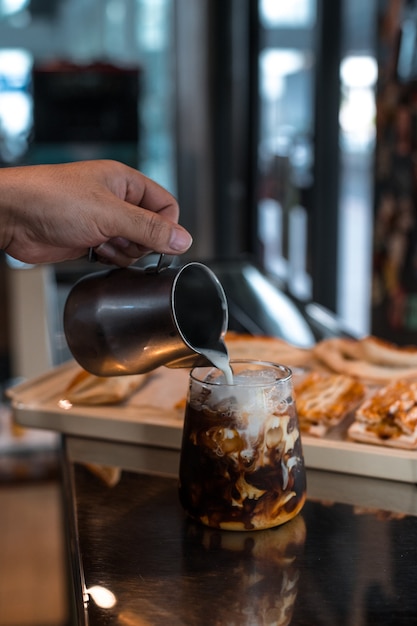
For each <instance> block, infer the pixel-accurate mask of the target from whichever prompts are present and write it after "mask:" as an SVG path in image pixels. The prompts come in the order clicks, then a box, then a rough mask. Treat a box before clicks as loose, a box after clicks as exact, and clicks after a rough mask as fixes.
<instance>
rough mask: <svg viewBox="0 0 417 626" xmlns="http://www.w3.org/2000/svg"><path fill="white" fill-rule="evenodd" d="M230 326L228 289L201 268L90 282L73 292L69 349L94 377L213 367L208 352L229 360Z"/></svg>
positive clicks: (119, 272) (130, 272) (136, 272)
mask: <svg viewBox="0 0 417 626" xmlns="http://www.w3.org/2000/svg"><path fill="white" fill-rule="evenodd" d="M161 258H162V257H161ZM227 324H228V309H227V301H226V296H225V293H224V291H223V288H222V286H221V284H220V282H219V280H218V279H217V277H216V275H215V274H214V273H213V272H212V271H211V270H210V269H209V268H208V267H206V266H205V265H203V264H202V263H197V262H191V263H188V264H186V265H184V266H182V267H180V268H178V267H163V264H162V265H161V264H158V266H157V267H151V268H145V269H143V268H139V267H128V268H121V269H112V270H107V271H103V272H96V273H94V274H90V275H88V276H85V277H83V278H81V279H80V280H79V281H78V282H77V283H76V284H75V285H74V286H73V288H72V289H71V291H70V293H69V295H68V298H67V301H66V303H65V309H64V332H65V336H66V339H67V343H68V347H69V349H70V351H71V353H72V355H73V356H74V358H75V359H76V361H78V363H79V364H80V365H81V366H82V367H83V368H84V369H86V370H87V371H89V372H91V373H92V374H96V375H97V376H116V375H117V376H118V375H123V374H139V373H144V372H148V371H150V370H153V369H155V368H156V367H158V366H160V365H167V366H168V367H191V366H193V365H200V364H201V365H203V364H208V360H207V358H206V356H205V355H204V354H205V352H206V351H210V350H217V351H220V352H223V353H225V352H226V348H225V345H224V341H223V339H224V335H225V333H226V330H227Z"/></svg>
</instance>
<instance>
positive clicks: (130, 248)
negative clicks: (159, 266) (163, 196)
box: [100, 201, 192, 258]
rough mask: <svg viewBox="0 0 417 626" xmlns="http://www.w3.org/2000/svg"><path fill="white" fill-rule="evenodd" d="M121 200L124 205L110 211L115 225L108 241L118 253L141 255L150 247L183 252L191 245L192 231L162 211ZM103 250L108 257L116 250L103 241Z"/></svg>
mask: <svg viewBox="0 0 417 626" xmlns="http://www.w3.org/2000/svg"><path fill="white" fill-rule="evenodd" d="M121 202H122V204H123V206H120V208H118V209H114V208H113V210H112V212H111V220H112V225H111V227H110V228H109V230H108V232H107V233H106V235H107V236H106V242H105V243H106V246H107V245H110V246H111V247H113V248H115V249H116V250H117V254H118V255H119V254H122V255H123V256H124V257H131V258H138V257H140V256H143V254H146V253H148V252H150V251H152V252H160V253H164V254H171V255H172V254H182V253H184V252H186V251H187V250H188V249H189V247H190V246H191V244H192V237H191V235H190V233H189V232H188V231H187V230H186V229H185V228H183V227H182V226H180V225H179V224H177V223H176V222H172V221H171V220H170V219H167V218H166V217H165V216H162V215H161V214H160V213H154V212H152V211H150V210H148V209H144V208H143V207H138V206H132V205H131V204H129V203H127V202H123V201H121ZM109 206H110V205H109ZM100 254H102V255H103V256H104V255H105V256H106V258H108V257H109V256H110V255H112V254H113V252H112V250H110V249H109V248H107V247H104V244H103V247H102V248H101V250H100Z"/></svg>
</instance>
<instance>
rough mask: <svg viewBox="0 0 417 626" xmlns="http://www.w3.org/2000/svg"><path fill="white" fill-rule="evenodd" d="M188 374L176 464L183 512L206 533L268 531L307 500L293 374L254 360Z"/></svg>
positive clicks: (283, 367)
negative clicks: (228, 372) (211, 530)
mask: <svg viewBox="0 0 417 626" xmlns="http://www.w3.org/2000/svg"><path fill="white" fill-rule="evenodd" d="M231 367H232V370H233V377H232V379H230V377H229V376H228V377H227V380H226V378H225V375H224V374H223V372H222V371H221V370H219V369H217V368H215V367H197V368H194V369H193V370H192V371H191V373H190V381H189V389H188V397H187V405H186V411H185V420H184V431H183V440H182V449H181V461H180V479H179V494H180V500H181V503H182V506H183V507H184V509H185V511H187V513H188V514H189V515H190V516H191V517H192V518H193V519H195V520H198V521H200V522H202V523H203V524H205V525H206V526H209V527H212V528H222V529H228V530H255V529H263V528H272V527H274V526H278V525H280V524H283V523H284V522H287V521H288V520H290V519H292V518H293V517H295V515H297V513H298V512H299V511H300V510H301V508H302V507H303V504H304V501H305V497H306V482H305V469H304V460H303V453H302V446H301V439H300V431H299V426H298V418H297V412H296V408H295V403H294V395H293V385H292V374H291V371H290V370H289V369H288V368H287V367H285V366H283V365H276V364H273V363H267V362H261V361H235V362H232V363H231Z"/></svg>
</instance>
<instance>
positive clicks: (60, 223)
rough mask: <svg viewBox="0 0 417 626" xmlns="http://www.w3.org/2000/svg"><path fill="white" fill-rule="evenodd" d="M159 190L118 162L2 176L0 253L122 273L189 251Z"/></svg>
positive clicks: (175, 211)
mask: <svg viewBox="0 0 417 626" xmlns="http://www.w3.org/2000/svg"><path fill="white" fill-rule="evenodd" d="M178 217H179V208H178V204H177V202H176V200H175V199H174V197H173V196H172V195H171V194H170V193H169V192H168V191H166V190H165V189H164V188H163V187H161V186H160V185H158V184H157V183H156V182H154V181H153V180H151V179H149V178H147V177H146V176H144V175H143V174H142V173H140V172H138V171H137V170H135V169H133V168H131V167H128V166H127V165H124V164H122V163H119V162H117V161H110V160H109V161H104V160H103V161H80V162H76V163H65V164H59V165H33V166H22V167H12V168H5V169H3V170H0V249H2V250H4V251H5V252H6V253H7V254H9V255H10V256H12V257H14V258H16V259H18V260H20V261H23V262H25V263H55V262H58V261H64V260H69V259H77V258H80V257H82V256H85V255H86V254H87V252H88V250H89V248H94V250H95V252H96V254H97V256H98V258H99V260H102V261H103V262H108V263H113V264H115V265H119V266H127V265H130V264H131V263H133V262H134V261H135V260H137V259H138V258H140V257H142V256H144V255H145V254H147V253H149V252H152V251H154V252H160V253H165V254H170V255H173V254H181V253H183V252H185V251H186V250H188V248H189V247H190V245H191V243H192V239H191V235H190V234H189V233H188V232H187V231H186V230H185V229H184V228H183V227H182V226H180V225H179V224H178Z"/></svg>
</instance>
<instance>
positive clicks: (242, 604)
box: [63, 437, 417, 626]
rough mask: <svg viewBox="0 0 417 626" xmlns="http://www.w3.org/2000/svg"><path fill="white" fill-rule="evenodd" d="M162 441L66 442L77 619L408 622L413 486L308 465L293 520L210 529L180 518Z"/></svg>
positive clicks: (414, 552)
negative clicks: (150, 444)
mask: <svg viewBox="0 0 417 626" xmlns="http://www.w3.org/2000/svg"><path fill="white" fill-rule="evenodd" d="M160 452H161V451H158V450H157V449H150V448H147V449H144V448H142V449H141V447H140V446H133V445H132V446H129V445H126V444H124V445H120V444H111V443H104V442H101V443H100V442H94V441H93V440H91V441H88V440H85V439H83V440H81V439H77V438H71V437H69V438H67V439H66V440H65V441H64V449H63V460H64V477H65V490H64V492H65V503H66V506H67V521H68V522H69V523H68V536H69V540H70V547H71V559H72V567H73V582H74V600H75V605H76V611H77V614H78V617H77V620H78V623H79V624H91V625H92V626H95V625H98V624H100V625H113V624H114V625H116V624H117V625H119V624H120V625H125V626H145V625H146V626H160V625H161V626H162V625H164V626H165V625H167V624H169V625H170V626H171V625H172V626H175V625H187V626H200V625H201V626H210V625H215V626H219V625H228V626H243V625H245V626H258V625H259V626H266V625H267V626H278V625H283V624H292V625H305V626H315V625H323V626H338V625H341V626H365V625H368V624H369V625H378V626H384V625H388V624H390V625H391V624H393V625H394V624H395V626H397V625H401V624H407V625H409V624H417V594H416V593H415V585H416V581H417V517H416V516H415V515H410V514H408V513H409V511H410V509H414V504H411V506H410V503H413V502H414V499H415V497H416V490H417V487H416V486H415V485H404V484H402V483H394V482H392V481H383V480H379V479H369V478H360V477H357V476H356V477H355V476H349V475H342V474H337V473H329V472H322V471H318V470H308V472H307V481H308V483H307V486H308V500H307V502H306V504H305V506H304V509H303V511H302V513H301V514H300V515H298V516H297V517H296V518H294V519H293V520H292V521H291V522H288V523H287V524H285V525H283V526H281V527H278V528H276V529H272V530H264V531H255V532H248V533H246V532H243V533H241V532H233V531H217V530H210V529H207V528H204V527H202V526H200V525H197V524H195V523H193V522H191V521H190V520H188V519H187V518H186V516H185V514H184V513H183V511H182V510H181V507H180V504H179V501H178V494H177V480H176V477H175V465H176V457H175V455H176V453H174V452H173V453H172V455H171V456H170V454H171V453H170V452H169V451H166V452H167V455H166V457H164V455H163V454H162V456H161V457H160V458H159V457H158V454H159V453H160ZM135 459H136V460H137V461H138V462H137V463H136V462H135ZM156 466H158V467H156ZM148 471H149V472H151V473H148ZM155 471H156V472H161V473H162V474H164V475H158V474H157V473H155Z"/></svg>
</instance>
